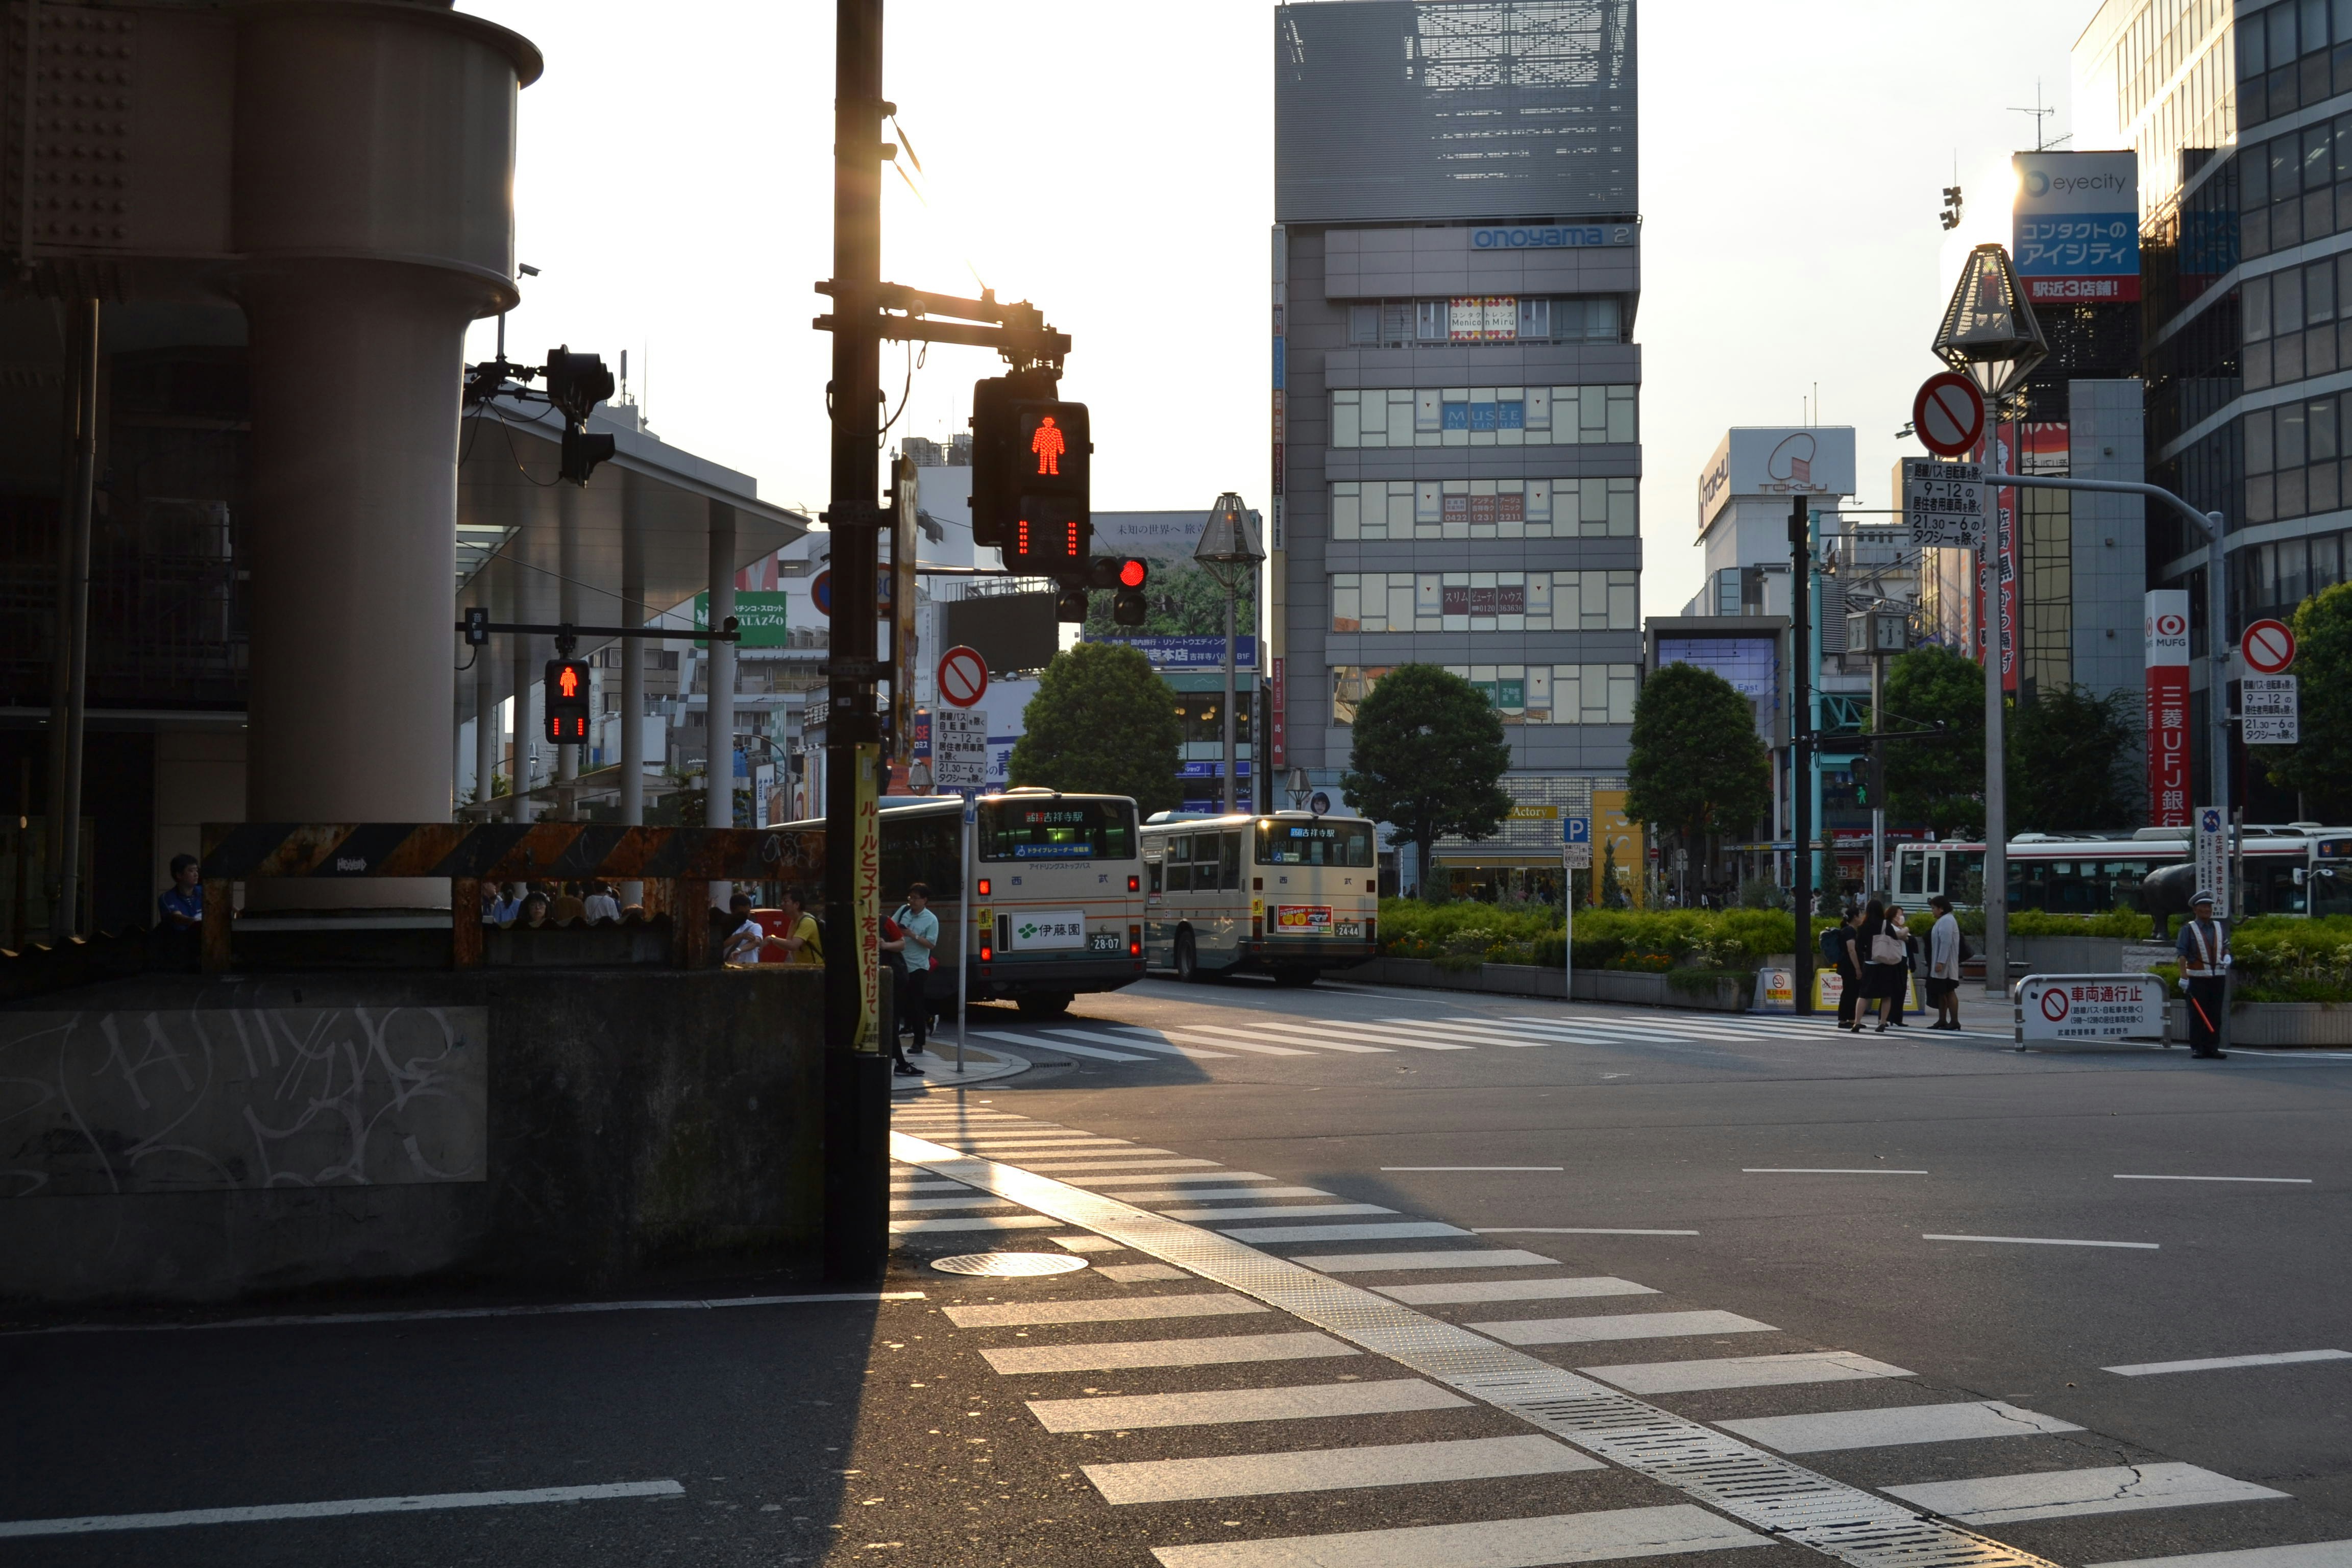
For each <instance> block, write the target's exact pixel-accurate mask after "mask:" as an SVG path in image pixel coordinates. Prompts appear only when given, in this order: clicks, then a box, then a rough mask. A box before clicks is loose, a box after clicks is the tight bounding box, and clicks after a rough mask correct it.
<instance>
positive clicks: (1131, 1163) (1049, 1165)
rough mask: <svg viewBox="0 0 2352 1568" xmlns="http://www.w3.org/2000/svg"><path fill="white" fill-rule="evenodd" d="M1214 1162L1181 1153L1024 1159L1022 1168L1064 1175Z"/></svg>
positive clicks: (1213, 1162) (1143, 1169)
mask: <svg viewBox="0 0 2352 1568" xmlns="http://www.w3.org/2000/svg"><path fill="white" fill-rule="evenodd" d="M1136 1152H1137V1153H1139V1154H1140V1153H1142V1152H1143V1151H1142V1150H1137V1151H1136ZM1214 1164H1216V1162H1215V1161H1214V1160H1192V1159H1187V1158H1185V1157H1184V1156H1182V1155H1181V1154H1168V1155H1162V1156H1160V1157H1159V1158H1157V1159H1149V1160H1143V1159H1138V1160H1024V1161H1022V1162H1021V1168H1022V1169H1023V1170H1024V1171H1038V1172H1045V1171H1053V1172H1055V1173H1059V1174H1062V1175H1083V1174H1086V1173H1088V1172H1093V1171H1146V1170H1153V1169H1157V1168H1160V1167H1163V1166H1168V1165H1192V1166H1200V1165H1211V1166H1213V1165H1214ZM1223 1174H1224V1173H1223V1172H1222V1171H1220V1172H1218V1175H1219V1176H1223ZM1152 1179H1153V1180H1155V1181H1159V1180H1163V1179H1165V1180H1173V1178H1172V1177H1170V1178H1161V1177H1156V1176H1155V1177H1154V1178H1152Z"/></svg>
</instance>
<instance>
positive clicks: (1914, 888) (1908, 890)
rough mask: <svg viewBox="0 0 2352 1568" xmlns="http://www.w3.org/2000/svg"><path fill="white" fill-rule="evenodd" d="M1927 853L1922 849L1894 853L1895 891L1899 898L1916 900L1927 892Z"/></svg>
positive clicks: (1901, 850)
mask: <svg viewBox="0 0 2352 1568" xmlns="http://www.w3.org/2000/svg"><path fill="white" fill-rule="evenodd" d="M1926 872H1927V851H1926V850H1924V849H1898V850H1896V851H1895V893H1896V894H1897V896H1899V897H1903V898H1914V899H1916V898H1917V897H1919V896H1920V895H1921V894H1922V893H1925V892H1926V891H1927V875H1926Z"/></svg>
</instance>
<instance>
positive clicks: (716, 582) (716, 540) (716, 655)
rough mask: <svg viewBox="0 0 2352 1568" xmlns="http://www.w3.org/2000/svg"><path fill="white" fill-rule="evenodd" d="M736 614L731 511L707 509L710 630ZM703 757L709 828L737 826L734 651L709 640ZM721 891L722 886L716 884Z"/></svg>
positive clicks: (713, 505) (713, 506) (728, 644)
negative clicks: (705, 757)
mask: <svg viewBox="0 0 2352 1568" xmlns="http://www.w3.org/2000/svg"><path fill="white" fill-rule="evenodd" d="M734 613H735V509H734V508H733V507H731V506H723V505H721V504H720V503H719V502H718V501H712V502H711V503H710V627H711V629H712V630H713V631H716V630H718V629H719V626H720V625H722V624H723V623H724V622H725V621H726V619H727V617H728V616H731V615H733V614H734ZM707 711H708V715H709V717H708V720H707V723H708V728H707V729H706V731H704V732H705V734H706V735H707V736H708V737H709V742H708V746H707V748H706V752H705V754H706V755H708V756H709V759H710V763H709V768H710V771H709V779H708V781H707V782H708V784H709V792H710V793H709V810H708V812H707V814H706V815H705V816H704V817H703V820H704V822H705V823H707V824H708V825H709V826H712V827H732V826H735V645H734V644H733V643H731V642H720V641H719V639H718V638H717V637H713V638H711V639H710V705H709V709H708V710H707ZM718 885H719V886H724V884H723V883H722V884H718Z"/></svg>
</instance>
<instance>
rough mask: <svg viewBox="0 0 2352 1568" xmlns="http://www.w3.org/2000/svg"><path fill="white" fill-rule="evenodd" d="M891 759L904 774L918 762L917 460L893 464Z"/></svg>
mask: <svg viewBox="0 0 2352 1568" xmlns="http://www.w3.org/2000/svg"><path fill="white" fill-rule="evenodd" d="M890 498H891V500H892V501H893V502H895V503H896V504H895V505H894V506H893V508H892V510H891V516H890V760H891V762H892V763H894V764H895V765H896V766H897V767H898V770H899V771H900V772H902V773H903V772H904V771H905V769H906V767H907V764H908V763H910V762H912V761H913V760H914V757H915V749H914V748H915V668H916V666H915V660H916V658H917V657H918V656H919V654H920V653H921V651H922V650H921V649H920V648H919V647H916V646H915V552H916V551H917V549H918V548H919V546H918V545H917V543H916V541H917V540H918V539H919V538H920V537H921V534H920V531H919V530H918V528H917V526H916V522H915V511H916V509H917V508H918V507H919V505H920V504H921V498H922V489H921V486H920V483H919V481H918V479H916V476H915V460H914V459H913V458H898V459H897V460H896V461H894V462H892V463H891V465H890Z"/></svg>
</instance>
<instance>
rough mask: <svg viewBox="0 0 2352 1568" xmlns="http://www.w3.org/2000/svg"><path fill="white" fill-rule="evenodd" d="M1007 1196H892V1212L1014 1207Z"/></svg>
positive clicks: (911, 1212)
mask: <svg viewBox="0 0 2352 1568" xmlns="http://www.w3.org/2000/svg"><path fill="white" fill-rule="evenodd" d="M1014 1206H1015V1205H1013V1201H1012V1200H1011V1199H1009V1198H992V1197H990V1196H988V1195H987V1194H985V1193H975V1194H972V1195H971V1197H968V1198H893V1199H891V1200H890V1212H891V1213H892V1214H920V1213H923V1212H925V1211H927V1210H930V1209H1006V1208H1012V1207H1014Z"/></svg>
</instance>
